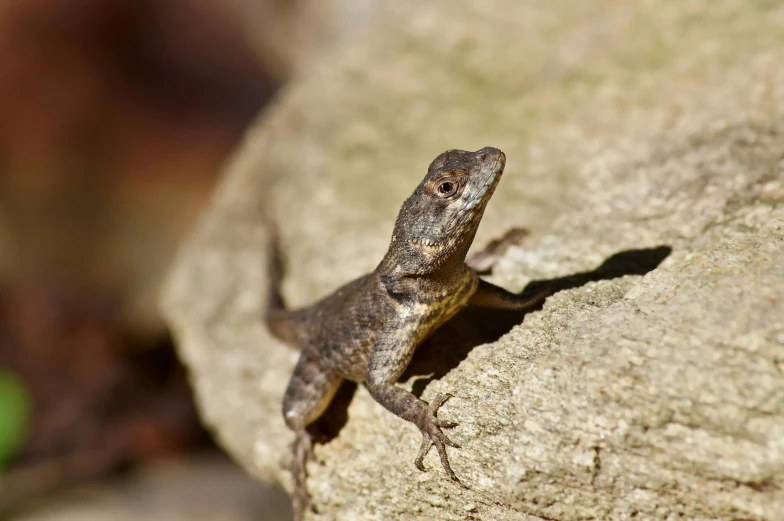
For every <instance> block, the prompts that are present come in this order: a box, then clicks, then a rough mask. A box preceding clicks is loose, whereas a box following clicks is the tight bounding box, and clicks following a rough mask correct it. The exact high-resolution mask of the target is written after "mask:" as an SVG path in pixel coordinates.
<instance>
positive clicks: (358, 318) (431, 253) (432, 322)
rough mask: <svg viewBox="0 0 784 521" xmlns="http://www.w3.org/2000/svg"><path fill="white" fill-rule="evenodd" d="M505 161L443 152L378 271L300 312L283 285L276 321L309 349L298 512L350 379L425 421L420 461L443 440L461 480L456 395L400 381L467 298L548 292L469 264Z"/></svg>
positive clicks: (517, 299)
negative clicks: (321, 422)
mask: <svg viewBox="0 0 784 521" xmlns="http://www.w3.org/2000/svg"><path fill="white" fill-rule="evenodd" d="M505 163H506V157H505V156H504V154H503V152H501V151H500V150H498V149H495V148H492V147H486V148H483V149H481V150H477V151H476V152H466V151H463V150H448V151H446V152H444V153H442V154H440V155H439V156H438V157H437V158H436V159H435V160H433V162H432V163H431V164H430V167H429V168H428V172H427V174H426V175H425V178H424V179H423V180H422V182H421V183H420V184H419V185H418V186H417V187H416V189H415V190H414V192H413V193H412V194H411V196H410V197H409V198H408V199H406V201H405V202H404V203H403V206H402V208H401V209H400V213H399V214H398V218H397V221H396V222H395V228H394V230H393V232H392V238H391V241H390V245H389V249H388V250H387V253H386V255H385V256H384V258H383V259H382V260H381V262H380V263H379V265H378V267H377V268H376V269H375V270H374V271H373V272H372V273H369V274H367V275H365V276H363V277H360V278H358V279H356V280H354V281H353V282H350V283H349V284H346V285H344V286H343V287H341V288H340V289H338V290H337V291H335V292H334V293H332V294H331V295H329V296H327V297H325V298H324V299H322V300H320V301H318V302H316V303H315V304H313V305H311V306H309V307H306V308H303V309H300V310H293V311H287V310H285V309H283V308H282V307H281V299H280V298H279V292H278V291H277V289H278V286H275V287H274V288H273V289H274V290H275V291H274V292H273V293H274V295H273V296H272V298H270V299H269V302H270V308H269V309H268V310H267V315H266V319H267V324H268V326H269V329H270V331H271V332H272V333H273V334H275V335H276V336H278V337H279V338H281V339H282V340H284V341H286V342H289V343H292V344H295V345H296V347H298V348H300V349H301V350H302V352H301V355H300V359H299V361H298V363H297V365H296V367H295V369H294V374H293V375H292V377H291V380H290V381H289V385H288V387H287V389H286V392H285V395H284V399H283V414H284V417H285V419H286V423H287V425H288V426H289V427H290V428H291V429H292V430H294V431H296V433H297V436H296V442H295V447H294V454H295V457H294V463H293V468H292V476H293V494H292V498H293V504H294V514H295V519H296V520H300V519H302V517H303V516H304V513H305V511H306V509H307V505H309V496H308V494H307V489H306V486H305V476H306V472H305V465H306V462H307V454H308V453H309V451H310V447H311V438H310V434H309V433H308V431H307V428H306V427H307V426H308V425H309V424H310V423H312V422H313V421H315V419H316V418H318V417H319V416H320V415H321V414H322V413H323V412H324V410H325V409H326V407H327V405H328V404H329V402H330V401H331V400H332V398H333V396H334V394H335V391H336V390H337V388H338V386H339V385H340V382H341V381H343V380H344V379H347V380H353V381H356V382H365V385H366V386H367V389H368V391H369V392H370V394H371V395H372V396H373V398H374V399H375V400H376V401H377V402H378V403H380V404H381V405H382V406H383V407H384V408H386V409H387V410H388V411H390V412H392V413H393V414H395V415H397V416H399V417H401V418H402V419H404V420H407V421H409V422H412V423H414V424H415V425H416V426H417V427H418V428H419V430H420V431H421V433H422V436H423V441H422V446H421V448H420V451H419V455H418V457H417V458H416V461H415V464H416V466H417V468H419V469H420V470H424V466H423V458H424V457H425V455H426V454H427V453H428V451H429V450H430V448H431V447H433V446H435V447H436V449H437V451H438V454H439V457H440V459H441V464H442V466H443V468H444V470H445V471H446V473H447V475H448V476H449V477H450V478H452V479H453V480H457V479H458V478H457V476H456V475H455V473H454V472H453V471H452V469H451V466H450V464H449V460H448V457H447V453H446V446H452V447H456V446H457V445H456V444H455V443H454V442H452V441H451V440H450V439H449V438H447V437H446V435H444V433H443V431H442V429H443V428H449V427H454V426H455V424H453V423H451V422H448V421H444V420H441V419H439V418H438V417H437V412H438V409H439V407H441V405H442V404H443V403H444V402H446V400H447V399H448V398H449V396H450V395H439V396H438V397H436V399H435V400H434V402H433V403H432V404H430V405H428V404H427V403H425V402H424V401H422V400H420V399H419V398H417V397H415V396H414V395H412V394H411V393H409V392H408V391H406V390H404V389H403V388H401V387H398V386H397V385H396V382H397V380H398V378H399V377H400V375H401V374H402V373H403V371H404V370H405V369H406V367H407V366H408V364H409V362H410V361H411V357H412V356H413V354H414V351H415V349H416V347H417V346H418V345H419V344H420V343H421V342H422V341H423V340H424V339H425V338H426V337H427V336H428V335H430V334H431V333H432V332H433V331H435V330H436V329H437V328H438V327H439V326H441V325H442V324H443V323H444V322H446V321H447V320H449V319H450V318H451V317H452V316H454V314H455V313H457V312H458V311H459V310H460V309H461V308H463V307H464V306H466V305H469V304H472V303H473V304H475V305H481V306H486V307H495V308H505V309H523V308H525V307H529V306H531V305H533V304H536V303H537V302H539V301H540V300H541V297H543V296H544V294H542V295H538V296H533V297H532V296H531V295H516V294H513V293H509V292H508V291H506V290H504V289H502V288H499V287H497V286H493V285H492V284H490V283H488V282H486V281H483V280H481V279H479V277H478V276H477V274H476V272H475V271H474V270H473V269H471V268H470V267H468V266H467V265H466V264H465V257H466V254H467V252H468V249H469V248H470V246H471V243H472V241H473V239H474V235H475V234H476V230H477V227H478V226H479V222H480V220H481V218H482V214H483V213H484V210H485V207H486V206H487V202H488V201H489V200H490V198H491V197H492V195H493V192H494V191H495V188H496V186H497V185H498V181H499V180H500V178H501V174H502V173H503V170H504V166H505ZM273 265H274V263H273ZM274 271H276V270H274ZM277 282H279V281H276V283H277Z"/></svg>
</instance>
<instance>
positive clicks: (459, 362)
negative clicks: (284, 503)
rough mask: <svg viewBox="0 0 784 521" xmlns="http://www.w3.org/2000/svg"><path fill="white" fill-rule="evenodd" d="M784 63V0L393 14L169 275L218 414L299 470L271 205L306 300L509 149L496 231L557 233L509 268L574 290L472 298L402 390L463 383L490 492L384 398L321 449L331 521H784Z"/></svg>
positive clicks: (511, 277) (502, 278) (469, 442)
mask: <svg viewBox="0 0 784 521" xmlns="http://www.w3.org/2000/svg"><path fill="white" fill-rule="evenodd" d="M475 6H476V7H475ZM781 63H784V7H782V6H781V4H780V3H778V2H767V1H761V0H760V1H751V0H722V1H721V2H715V1H711V2H709V1H708V0H693V1H690V2H681V1H679V0H671V1H661V0H658V1H655V2H654V1H652V0H651V1H642V2H619V1H613V0H593V1H590V2H582V3H579V6H578V5H577V4H576V3H574V2H568V1H567V0H555V1H550V2H538V1H534V2H517V1H514V0H492V1H488V2H484V3H482V5H481V8H480V7H478V4H475V3H474V2H470V1H469V0H460V1H455V0H441V1H435V2H429V3H427V4H424V5H423V4H420V3H419V2H415V1H413V0H406V1H400V2H397V3H395V6H394V7H392V8H391V10H390V11H389V12H387V13H386V14H385V15H384V16H382V17H379V19H378V20H377V21H376V22H375V24H374V25H373V26H372V27H371V28H370V30H368V31H367V32H366V33H365V34H363V35H362V36H361V37H359V38H358V39H357V40H355V41H353V42H352V43H351V44H349V45H346V46H345V47H343V48H341V49H340V51H338V52H336V53H334V54H332V55H331V56H329V57H328V58H327V59H326V60H325V61H323V62H322V63H321V64H320V65H319V66H318V67H317V68H315V69H314V70H311V71H309V72H308V73H307V74H305V75H304V76H303V77H302V78H300V79H299V80H298V81H297V82H296V83H295V84H294V85H292V87H291V88H289V89H288V91H287V92H286V93H285V94H284V95H283V96H282V97H281V99H280V101H279V102H278V104H277V105H276V106H275V107H274V108H273V109H272V110H271V111H270V112H269V113H267V114H265V115H264V117H262V119H261V121H260V123H259V125H258V127H257V128H256V129H255V130H254V131H252V132H251V133H249V135H248V137H247V139H246V143H245V145H244V146H243V147H242V148H241V149H240V150H239V151H238V153H237V155H236V157H235V159H234V160H233V161H232V163H231V164H230V165H229V168H228V171H227V173H226V176H225V179H224V182H223V184H222V186H221V188H220V190H219V191H218V192H217V194H216V196H215V199H214V202H213V204H212V206H211V208H210V209H209V211H208V212H207V215H206V216H205V218H204V220H203V222H202V224H201V226H200V227H199V229H198V230H196V232H195V233H194V235H193V236H192V238H191V240H190V241H189V242H188V243H187V244H186V245H185V246H184V248H183V250H182V253H181V255H180V258H179V260H178V262H177V263H176V265H175V267H174V269H173V270H172V274H171V277H170V279H169V283H168V287H167V290H166V294H165V297H164V307H165V312H166V314H167V316H168V318H169V321H170V324H171V325H172V327H173V329H174V331H175V333H176V335H177V337H178V339H179V343H180V347H181V354H182V357H183V359H184V360H185V362H186V363H187V364H188V366H189V367H190V369H191V372H192V379H193V382H194V385H195V387H196V390H197V394H198V398H199V401H200V405H201V408H202V411H203V415H204V418H205V421H206V422H207V423H208V424H209V425H210V426H211V427H212V428H213V429H214V430H215V432H216V434H217V436H218V437H219V439H220V440H221V442H222V444H223V445H224V447H225V448H226V449H227V450H228V451H229V452H231V453H232V454H233V456H234V457H235V458H236V459H237V460H238V461H240V462H241V463H242V464H243V465H245V467H246V468H248V469H249V470H251V471H252V472H254V473H255V474H257V475H259V476H260V477H262V478H264V479H277V480H281V481H282V482H284V483H288V474H287V472H286V470H285V465H286V464H287V462H288V459H289V457H288V445H289V443H290V442H291V441H292V435H291V433H289V432H288V431H287V430H286V428H285V426H284V424H283V421H282V418H281V416H280V412H279V411H280V399H281V396H282V393H283V389H284V387H285V384H286V381H287V380H288V377H289V372H290V370H291V368H292V367H293V364H294V362H295V360H296V353H294V352H293V351H291V350H288V349H286V348H285V347H283V346H282V345H281V344H280V343H278V342H276V341H274V340H272V339H271V337H270V336H269V335H268V334H267V333H266V332H265V330H264V328H263V326H262V323H261V320H260V314H261V306H262V302H263V299H262V298H263V294H264V289H265V287H266V280H265V276H266V274H265V272H264V258H265V248H266V243H265V240H266V231H265V228H264V226H263V218H262V216H263V215H264V214H269V215H271V216H272V217H273V218H274V219H275V221H276V222H277V223H278V225H279V227H280V234H281V237H282V245H283V249H284V251H285V253H286V255H287V258H288V265H287V273H286V279H285V286H284V289H285V292H286V296H287V297H288V300H289V301H290V302H291V303H293V304H304V303H307V302H309V301H311V300H313V299H315V298H317V297H319V296H322V295H324V294H326V293H327V292H329V291H331V290H333V289H334V288H335V287H337V286H338V285H339V284H341V283H343V282H346V281H348V280H350V279H351V278H353V277H355V276H357V275H359V274H361V273H362V272H364V271H366V270H368V269H371V268H372V267H373V266H374V264H375V263H376V262H377V261H378V260H379V259H380V258H381V256H382V254H383V252H384V250H385V248H386V246H387V241H388V239H389V234H390V231H391V227H392V222H393V220H394V217H395V214H396V211H397V208H398V207H399V205H400V203H401V202H402V200H403V198H404V197H405V196H407V195H408V193H409V192H410V191H411V190H412V189H413V187H414V185H415V184H416V183H417V182H418V180H419V179H420V178H421V176H422V175H423V174H424V172H425V169H426V166H427V164H428V162H429V161H430V160H431V159H432V158H433V157H434V156H435V155H436V154H437V153H438V152H441V151H442V150H444V149H447V148H465V149H476V148H479V147H480V146H483V145H493V146H497V147H499V148H501V149H503V150H504V151H505V152H506V153H507V156H508V166H507V172H506V173H505V174H504V179H503V180H502V181H501V184H500V186H499V188H498V190H497V192H496V195H495V197H494V199H493V201H491V203H490V206H489V208H488V212H487V214H486V217H485V220H484V223H483V226H482V228H481V229H480V236H479V238H478V241H477V242H478V243H482V242H483V241H486V240H487V239H488V238H490V237H492V236H497V235H500V234H501V233H503V232H504V231H505V230H506V229H508V228H510V227H512V226H520V225H523V226H527V227H529V228H531V229H532V231H533V232H534V233H533V235H532V237H531V239H530V240H529V241H528V242H527V243H526V244H525V245H524V248H520V249H513V250H512V251H510V252H509V253H508V254H507V255H506V256H505V257H504V258H503V259H502V260H501V261H500V262H499V263H498V265H497V266H496V269H495V272H494V275H493V277H492V280H493V281H494V282H496V283H498V284H501V285H504V286H505V287H508V288H510V289H515V290H516V289H520V288H522V287H523V286H525V285H526V284H528V283H531V282H534V283H541V282H542V281H549V282H547V283H548V284H550V285H551V286H554V287H557V288H559V289H561V291H559V292H558V293H557V294H555V295H554V296H552V297H551V298H549V299H548V301H547V302H546V304H545V306H544V308H543V309H542V310H540V311H536V312H533V313H529V314H528V315H526V316H525V317H519V316H517V317H514V316H513V317H510V316H507V315H499V314H493V313H476V312H470V311H467V312H463V313H461V314H460V315H458V316H457V317H456V318H455V319H453V320H452V321H451V322H450V323H448V324H447V325H446V326H445V327H444V328H442V330H441V331H440V332H439V333H438V334H436V335H435V336H434V337H433V338H431V339H430V340H429V341H428V342H427V343H426V345H424V346H423V347H422V348H421V349H420V352H418V353H417V356H416V358H415V360H414V362H413V364H412V367H411V370H410V371H409V372H408V374H407V375H406V376H405V381H404V382H403V383H402V384H401V385H406V386H410V387H411V388H413V389H414V391H415V392H417V393H421V394H422V397H423V398H424V399H425V400H430V399H432V398H433V397H434V396H435V395H436V394H437V393H438V392H445V391H449V392H451V393H453V394H454V395H455V398H454V399H453V400H451V401H450V402H449V403H448V404H447V405H446V406H445V407H444V408H443V410H442V411H443V412H442V416H444V417H445V418H449V419H453V420H456V421H458V422H460V425H459V426H458V427H457V428H456V429H455V430H454V431H453V432H452V435H453V437H454V439H455V440H457V441H459V442H461V443H462V445H463V448H462V449H460V450H452V451H451V460H452V465H453V468H454V469H455V471H456V473H457V474H458V475H459V476H460V477H461V479H462V480H463V481H464V483H465V484H466V488H462V487H460V486H458V485H456V484H453V483H451V482H450V481H449V480H448V479H447V478H445V476H444V474H443V472H442V471H441V469H440V468H439V466H438V462H437V459H436V458H435V456H434V455H432V454H431V455H430V456H429V457H428V459H427V460H426V465H427V466H428V467H429V468H430V471H429V472H427V473H420V472H418V471H417V470H416V469H415V468H414V466H413V463H412V462H413V459H414V457H415V455H416V451H417V447H418V445H419V441H420V435H419V433H418V432H417V431H416V428H414V427H413V426H411V425H409V424H406V423H405V422H403V421H401V420H399V419H398V418H396V417H394V416H393V415H391V414H389V413H388V412H386V411H385V410H383V408H382V407H380V406H379V405H377V404H376V403H375V402H373V400H372V399H371V398H370V396H369V395H368V393H367V391H366V390H365V389H364V388H363V387H361V386H360V387H359V388H357V389H356V391H355V392H354V394H353V399H351V401H350V403H349V404H348V405H346V404H345V403H343V404H340V405H339V406H338V407H335V408H334V409H333V410H332V411H330V413H329V415H330V417H331V418H332V419H333V422H332V423H333V424H337V427H340V428H339V429H336V428H333V429H332V431H331V434H330V436H328V437H327V441H326V442H325V443H324V444H322V445H319V446H317V447H316V454H317V455H318V457H319V458H321V459H323V462H324V464H323V465H318V464H312V465H310V467H309V471H310V480H309V484H310V488H311V491H312V493H313V496H314V500H315V504H316V506H317V508H318V511H319V514H317V515H314V516H313V518H314V519H340V520H352V519H363V520H364V519H473V520H477V519H481V520H522V519H559V520H571V519H589V518H593V519H630V518H636V519H670V518H686V519H727V520H729V519H769V520H776V519H784V118H783V117H782V107H784V87H782V85H784V69H782V68H781V66H780V64H781ZM349 391H350V389H349ZM346 394H347V395H349V394H350V392H347V393H346ZM346 402H348V400H346ZM346 407H347V409H346ZM346 412H347V418H346V417H345V416H346ZM333 427H334V425H333ZM328 430H329V429H328ZM335 431H337V432H335Z"/></svg>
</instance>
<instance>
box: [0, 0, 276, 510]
mask: <svg viewBox="0 0 784 521" xmlns="http://www.w3.org/2000/svg"><path fill="white" fill-rule="evenodd" d="M241 34H242V33H241V31H240V30H239V29H238V20H237V19H236V18H233V17H232V15H231V13H230V12H228V11H225V10H224V9H223V8H222V6H221V4H220V0H167V1H166V2H160V1H157V0H0V114H2V115H3V117H2V118H0V367H7V368H10V369H11V370H13V371H14V372H16V373H17V374H19V375H20V376H21V377H22V378H23V379H24V381H25V384H26V385H27V386H28V388H29V391H30V394H31V395H32V397H33V402H34V406H35V417H34V425H33V432H32V433H31V435H30V436H29V439H28V440H27V444H26V446H25V448H24V450H23V453H22V455H20V457H19V459H18V465H17V466H18V467H19V468H20V469H21V470H18V472H17V475H18V476H21V477H22V478H25V476H27V478H25V479H26V480H25V479H20V480H18V482H19V483H21V484H20V485H19V490H20V492H19V494H20V495H22V496H23V495H29V493H32V492H36V490H32V491H31V490H26V489H25V487H27V486H28V485H29V483H28V482H30V480H31V479H33V481H36V480H37V481H38V482H39V485H40V482H47V479H49V478H42V475H41V474H40V471H41V469H44V470H46V469H48V471H50V472H49V474H47V475H50V476H51V475H54V476H55V478H56V477H57V473H58V472H59V473H60V474H63V473H64V474H65V475H61V476H59V479H60V480H62V479H70V480H73V479H76V480H78V479H79V477H80V475H83V476H94V475H99V474H100V473H102V472H105V471H107V470H109V469H113V468H117V467H118V466H121V465H124V464H127V463H129V462H133V461H136V460H138V459H143V458H145V457H148V456H149V455H152V454H159V453H161V452H167V451H168V452H170V451H176V450H179V449H180V448H182V447H186V446H193V445H194V444H196V445H198V444H203V443H204V440H205V439H206V437H205V436H204V433H203V432H202V430H201V428H200V427H199V426H198V422H197V419H196V415H195V412H194V409H193V405H192V399H191V397H190V392H189V390H188V387H187V384H186V380H185V376H184V371H183V369H182V368H181V367H180V366H179V364H178V363H177V361H176V358H175V356H174V353H173V351H172V349H171V345H170V342H169V341H168V337H167V335H166V333H165V331H164V330H163V327H162V325H161V322H160V319H159V316H158V311H157V307H156V295H157V290H158V286H159V283H160V280H161V278H162V276H163V273H164V272H165V268H166V264H167V262H168V261H169V259H170V258H171V256H172V255H173V253H174V251H175V248H176V245H177V243H178V241H179V239H180V238H181V237H182V235H183V234H184V233H185V231H186V230H187V229H188V227H189V226H190V224H191V222H192V221H193V219H194V218H195V216H196V214H197V212H198V210H199V209H200V208H201V207H202V205H203V204H204V203H205V201H206V199H207V197H208V195H209V191H210V189H211V188H212V185H213V182H214V179H215V176H216V173H217V172H218V170H219V167H220V165H221V163H222V162H223V160H224V158H225V156H226V154H227V153H228V152H229V151H230V149H231V148H232V146H233V145H234V144H235V143H236V141H237V140H238V139H239V138H240V136H241V133H242V132H243V130H244V128H245V127H246V126H247V124H248V123H249V122H250V121H251V119H252V118H253V117H254V116H255V115H256V114H257V112H258V111H259V109H260V108H261V107H262V106H263V105H264V104H265V103H266V102H267V101H268V100H269V97H270V96H271V94H272V93H273V91H274V90H275V88H276V82H275V80H273V79H272V77H271V75H270V73H268V72H266V71H265V70H264V69H263V67H262V66H260V65H259V63H258V61H257V60H256V58H255V56H254V54H253V51H252V50H251V49H250V48H249V47H248V45H247V44H246V43H245V42H244V41H243V39H242V36H241ZM85 457H86V458H87V459H86V460H85ZM69 458H70V459H69ZM52 462H55V464H52ZM63 465H65V467H63ZM69 465H71V466H70V467H69ZM73 465H76V467H74V466H73ZM63 468H66V469H70V470H68V471H67V472H66V471H64V470H63ZM31 469H32V471H31ZM36 469H38V470H36ZM74 469H76V471H74ZM80 469H81V470H80ZM25 472H27V474H25ZM30 472H33V474H30ZM35 472H39V474H35ZM52 472H54V474H52ZM12 475H14V474H13V471H12V473H11V474H9V477H10V476H12ZM58 484H60V482H59V481H58V479H53V481H52V483H51V485H52V486H55V485H58ZM33 488H34V489H35V487H33ZM39 488H41V487H40V486H39ZM44 488H45V487H44Z"/></svg>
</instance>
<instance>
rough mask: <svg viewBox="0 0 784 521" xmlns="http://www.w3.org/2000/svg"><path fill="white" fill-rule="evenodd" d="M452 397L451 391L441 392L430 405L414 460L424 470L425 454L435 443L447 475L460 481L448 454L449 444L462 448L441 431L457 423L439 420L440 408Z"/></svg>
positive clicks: (420, 427)
mask: <svg viewBox="0 0 784 521" xmlns="http://www.w3.org/2000/svg"><path fill="white" fill-rule="evenodd" d="M450 398H452V395H451V394H449V393H447V394H439V395H438V396H436V398H435V400H433V402H432V403H431V404H430V405H429V406H428V408H427V411H426V413H425V415H424V416H423V421H422V425H420V426H419V429H420V430H421V431H422V437H423V439H422V445H421V446H420V447H419V455H417V458H416V460H414V465H416V468H418V469H419V470H421V471H423V472H424V470H425V465H424V459H425V456H427V453H428V452H430V448H431V447H432V446H433V445H435V447H436V450H437V451H438V455H439V457H440V458H441V466H443V467H444V471H446V473H447V475H448V476H449V477H450V478H451V479H452V481H456V482H457V483H460V480H459V479H457V476H456V475H455V473H454V471H452V467H451V466H450V465H449V458H448V457H447V454H446V446H447V445H449V446H450V447H455V448H460V445H458V444H457V443H455V442H453V441H452V440H450V439H449V438H447V437H446V435H445V434H444V433H443V432H441V429H442V428H444V429H448V428H452V427H456V426H457V423H456V422H450V421H444V420H439V419H438V417H437V414H438V409H439V408H440V407H441V406H442V405H444V403H446V401H447V400H448V399H450Z"/></svg>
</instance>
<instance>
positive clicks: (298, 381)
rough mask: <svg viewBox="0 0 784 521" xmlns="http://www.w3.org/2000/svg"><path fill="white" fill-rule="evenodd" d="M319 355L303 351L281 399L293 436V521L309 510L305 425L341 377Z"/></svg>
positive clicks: (322, 406)
mask: <svg viewBox="0 0 784 521" xmlns="http://www.w3.org/2000/svg"><path fill="white" fill-rule="evenodd" d="M318 360H319V357H318V353H316V352H314V351H312V350H310V349H307V348H306V349H304V350H303V351H302V354H300V358H299V361H298V362H297V365H296V367H295V368H294V374H293V375H292V376H291V379H290V380H289V385H288V387H287V388H286V394H285V395H284V396H283V418H284V419H285V420H286V424H287V425H288V426H289V428H290V429H291V430H293V431H294V432H295V433H296V439H295V440H294V459H293V462H292V467H291V478H292V481H291V483H292V490H291V500H292V507H293V510H294V520H295V521H302V519H303V518H304V516H305V513H306V512H307V511H308V510H310V509H311V500H310V495H309V494H308V489H307V463H308V459H309V458H310V459H315V458H314V457H313V438H312V436H311V434H310V433H309V432H308V431H307V429H306V428H307V426H308V425H310V424H311V423H313V422H314V421H315V420H316V419H317V418H318V417H319V416H321V414H322V413H323V412H324V410H325V409H326V408H327V406H328V405H329V403H330V402H331V401H332V398H333V397H334V396H335V393H336V392H337V390H338V388H339V387H340V383H341V382H342V380H343V379H342V378H340V377H337V376H333V375H332V374H331V373H330V372H329V371H327V370H325V369H324V368H323V367H321V365H320V364H319V363H318Z"/></svg>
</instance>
